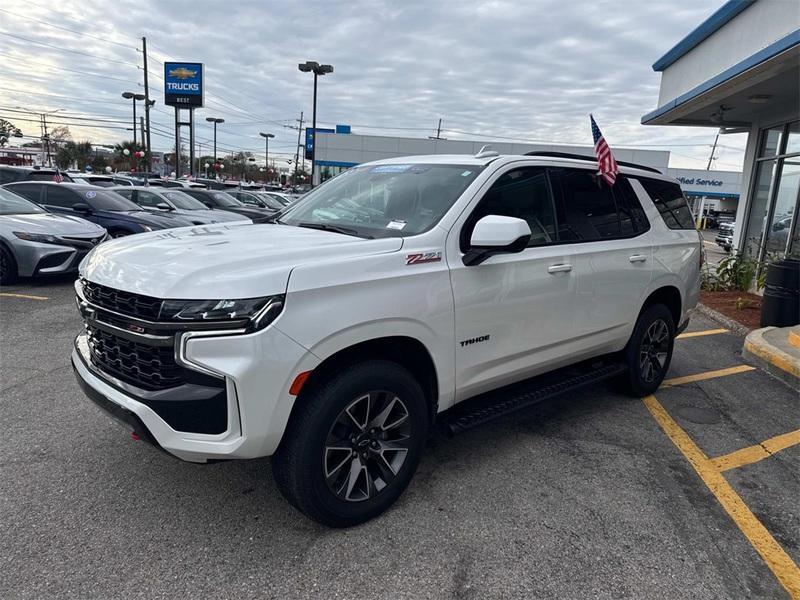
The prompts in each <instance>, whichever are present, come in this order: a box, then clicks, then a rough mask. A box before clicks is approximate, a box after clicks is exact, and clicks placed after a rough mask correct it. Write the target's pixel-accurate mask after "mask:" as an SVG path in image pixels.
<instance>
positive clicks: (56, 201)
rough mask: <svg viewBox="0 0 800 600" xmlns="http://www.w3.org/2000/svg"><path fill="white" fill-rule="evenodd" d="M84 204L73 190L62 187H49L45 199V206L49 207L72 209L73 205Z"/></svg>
mask: <svg viewBox="0 0 800 600" xmlns="http://www.w3.org/2000/svg"><path fill="white" fill-rule="evenodd" d="M78 202H82V200H81V198H80V196H78V195H77V194H76V193H75V192H73V191H72V190H70V189H68V188H65V187H61V186H58V185H49V186H47V196H46V197H45V204H46V205H48V206H58V207H60V208H72V205H73V204H77V203H78Z"/></svg>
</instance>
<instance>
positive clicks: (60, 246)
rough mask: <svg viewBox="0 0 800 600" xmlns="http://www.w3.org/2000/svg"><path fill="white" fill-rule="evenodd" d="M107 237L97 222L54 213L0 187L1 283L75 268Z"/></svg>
mask: <svg viewBox="0 0 800 600" xmlns="http://www.w3.org/2000/svg"><path fill="white" fill-rule="evenodd" d="M107 237H108V235H107V234H106V230H105V229H103V228H102V227H100V226H99V225H95V224H94V223H90V222H89V221H85V220H84V219H80V218H78V217H68V216H63V215H54V214H52V213H50V212H47V211H46V210H44V209H43V208H41V207H40V206H37V205H36V204H34V203H33V202H31V201H29V200H27V199H25V198H23V197H22V196H19V195H17V194H15V193H14V192H12V191H11V190H8V189H5V188H0V284H3V285H9V284H11V283H14V282H15V281H16V279H17V277H34V276H40V275H57V274H60V273H70V272H73V271H76V270H77V269H78V263H79V262H80V261H81V260H82V259H83V257H84V256H86V254H87V253H88V252H89V250H91V249H92V248H94V247H95V246H97V244H99V243H100V242H102V241H104V240H105V239H107Z"/></svg>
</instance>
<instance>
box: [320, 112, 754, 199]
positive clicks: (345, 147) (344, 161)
mask: <svg viewBox="0 0 800 600" xmlns="http://www.w3.org/2000/svg"><path fill="white" fill-rule="evenodd" d="M349 131H350V130H349V128H346V127H341V126H340V132H339V133H336V132H323V131H318V132H317V136H316V137H317V139H316V144H317V148H316V166H315V169H314V178H315V181H316V182H317V183H319V182H320V181H324V180H326V179H328V178H330V177H333V176H334V175H336V174H338V173H340V172H342V171H343V170H346V169H349V168H350V167H354V166H356V165H360V164H362V163H366V162H370V161H373V160H381V159H384V158H397V157H401V156H414V155H420V154H466V155H473V154H477V153H478V152H479V151H480V149H481V148H482V147H483V146H484V145H491V147H492V149H493V150H496V151H497V152H499V153H500V154H525V153H527V152H535V151H536V152H565V153H569V154H581V155H585V156H591V157H594V148H593V147H592V146H565V145H547V144H521V143H498V142H490V141H468V140H444V139H436V138H433V139H431V138H428V139H423V138H404V137H390V136H375V135H358V134H355V133H349ZM613 150H614V156H615V157H616V159H617V160H618V161H623V162H632V163H637V164H640V165H645V166H648V167H653V168H655V169H658V170H659V171H661V172H662V173H666V174H667V175H670V176H671V177H675V178H676V179H677V180H678V181H680V182H681V186H682V187H683V190H684V192H685V193H686V195H687V196H688V198H689V201H690V203H691V204H692V207H693V209H694V210H695V212H697V211H699V210H701V206H702V210H703V211H704V212H706V213H707V212H713V213H718V212H722V213H728V214H733V213H735V212H736V208H737V204H738V201H739V191H740V189H741V185H742V174H741V173H740V172H737V171H704V170H699V169H671V168H669V155H670V153H669V151H663V150H642V149H638V148H637V149H628V148H614V149H613Z"/></svg>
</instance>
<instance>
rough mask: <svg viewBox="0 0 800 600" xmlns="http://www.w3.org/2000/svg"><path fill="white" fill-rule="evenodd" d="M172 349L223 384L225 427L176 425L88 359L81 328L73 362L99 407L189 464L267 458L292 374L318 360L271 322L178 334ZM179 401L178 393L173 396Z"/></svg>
mask: <svg viewBox="0 0 800 600" xmlns="http://www.w3.org/2000/svg"><path fill="white" fill-rule="evenodd" d="M176 354H178V355H179V357H180V361H181V363H182V364H183V365H184V366H187V367H188V368H194V369H196V370H198V371H199V372H203V373H214V374H215V375H217V376H219V377H221V378H223V380H224V385H225V389H226V396H227V400H226V402H227V404H226V412H227V422H226V424H227V426H226V429H225V431H223V432H221V433H216V434H204V433H197V432H187V431H178V430H176V429H174V428H173V427H172V426H170V424H169V423H168V422H167V421H166V420H165V419H164V418H162V417H161V416H160V415H159V414H158V412H156V410H154V409H153V408H151V406H148V404H147V403H146V402H147V399H145V398H142V397H137V395H136V393H135V391H133V390H132V388H130V387H128V388H127V389H124V388H123V387H122V386H120V385H119V382H117V381H116V380H114V378H113V377H111V376H109V375H107V374H105V373H102V372H100V371H99V370H98V369H97V368H96V367H95V366H94V365H93V364H92V362H91V360H90V357H89V348H88V344H87V342H86V336H85V334H81V335H79V336H78V337H77V338H76V340H75V346H74V349H73V352H72V365H73V368H74V370H75V375H76V377H77V379H78V382H79V384H80V386H81V387H82V388H83V390H84V392H85V393H86V395H87V396H89V398H90V399H92V401H94V402H95V404H97V405H98V406H100V407H101V408H103V409H104V410H106V411H107V412H109V413H110V414H111V415H112V416H113V417H114V418H116V419H117V420H118V421H121V422H123V423H124V424H126V425H127V426H129V427H131V428H132V429H133V431H134V432H135V433H137V434H138V435H139V437H140V438H142V439H145V440H147V441H150V442H152V443H153V444H155V445H156V446H158V447H160V448H162V449H163V450H165V451H167V452H168V453H170V454H172V455H174V456H177V457H178V458H181V459H183V460H187V461H190V462H207V461H209V460H220V459H238V458H256V457H260V456H269V455H271V454H273V453H274V452H275V450H276V449H277V447H278V444H279V443H280V440H281V437H282V436H283V431H284V429H285V428H286V423H287V421H288V419H289V414H290V412H291V408H292V406H293V404H294V399H295V398H294V396H291V395H290V394H289V386H290V385H291V383H292V381H293V380H294V377H295V376H296V375H297V374H298V373H300V372H302V371H307V370H311V369H313V368H314V367H316V366H317V364H319V360H318V359H317V358H316V357H314V355H312V354H311V353H309V352H308V351H306V350H305V348H303V347H302V346H300V345H299V344H297V343H296V342H294V341H293V340H292V339H290V338H289V337H287V336H285V335H284V334H283V333H281V332H280V331H279V330H278V329H277V328H275V327H274V325H273V326H270V327H268V328H267V329H265V330H263V331H260V332H257V333H254V334H248V335H213V336H203V335H197V334H195V333H187V334H183V335H182V336H181V338H180V340H179V342H178V343H177V344H176ZM175 401H176V402H180V399H179V398H176V399H175Z"/></svg>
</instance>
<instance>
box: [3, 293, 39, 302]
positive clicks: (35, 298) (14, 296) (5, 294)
mask: <svg viewBox="0 0 800 600" xmlns="http://www.w3.org/2000/svg"><path fill="white" fill-rule="evenodd" d="M0 296H2V297H4V298H25V299H26V300H50V298H47V297H46V296H31V295H30V294H12V293H10V292H0Z"/></svg>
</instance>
